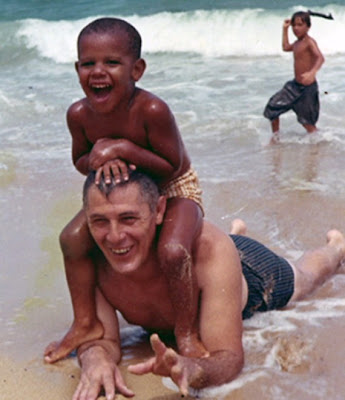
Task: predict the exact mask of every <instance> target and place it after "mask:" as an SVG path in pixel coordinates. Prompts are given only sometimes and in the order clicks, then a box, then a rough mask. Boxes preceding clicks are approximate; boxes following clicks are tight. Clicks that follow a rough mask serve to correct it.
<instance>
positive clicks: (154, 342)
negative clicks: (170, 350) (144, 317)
mask: <svg viewBox="0 0 345 400" xmlns="http://www.w3.org/2000/svg"><path fill="white" fill-rule="evenodd" d="M150 342H151V347H152V349H153V351H154V352H155V353H156V355H157V356H158V357H162V356H163V354H164V353H165V352H166V351H167V347H166V346H165V344H164V343H163V342H162V341H161V340H160V339H159V336H158V335H157V334H156V333H154V334H153V335H151V337H150Z"/></svg>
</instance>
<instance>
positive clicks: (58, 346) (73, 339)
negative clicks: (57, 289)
mask: <svg viewBox="0 0 345 400" xmlns="http://www.w3.org/2000/svg"><path fill="white" fill-rule="evenodd" d="M103 333H104V328H103V325H102V324H101V322H100V321H95V323H94V324H93V325H92V326H89V325H88V326H87V327H86V326H77V324H76V322H75V321H74V322H73V324H72V326H71V328H70V329H69V331H68V332H67V333H66V335H65V336H64V337H63V338H62V340H61V341H60V342H52V343H50V344H49V345H48V346H47V347H46V349H45V351H44V361H45V362H47V363H50V364H52V363H54V362H56V361H59V360H61V359H62V358H65V357H67V356H68V354H70V353H71V352H72V351H73V350H75V349H76V348H77V347H78V346H80V345H81V344H82V343H85V342H88V341H89V340H95V339H99V338H101V337H102V335H103Z"/></svg>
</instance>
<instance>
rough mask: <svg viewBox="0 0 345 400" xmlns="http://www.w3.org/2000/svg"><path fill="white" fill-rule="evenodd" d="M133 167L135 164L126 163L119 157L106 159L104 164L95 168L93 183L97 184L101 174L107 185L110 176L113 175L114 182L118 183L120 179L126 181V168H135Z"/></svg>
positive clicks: (127, 175) (127, 176)
mask: <svg viewBox="0 0 345 400" xmlns="http://www.w3.org/2000/svg"><path fill="white" fill-rule="evenodd" d="M135 168H136V167H135V165H133V164H129V165H127V163H125V162H124V161H122V160H120V159H116V160H110V161H107V162H106V163H105V164H103V165H102V166H101V167H100V168H98V169H97V171H96V177H95V184H96V185H98V184H99V182H100V180H101V177H102V174H103V176H104V181H105V183H106V184H108V185H109V184H110V183H111V179H112V177H114V180H115V182H116V183H120V182H121V181H128V179H129V173H128V169H131V170H135Z"/></svg>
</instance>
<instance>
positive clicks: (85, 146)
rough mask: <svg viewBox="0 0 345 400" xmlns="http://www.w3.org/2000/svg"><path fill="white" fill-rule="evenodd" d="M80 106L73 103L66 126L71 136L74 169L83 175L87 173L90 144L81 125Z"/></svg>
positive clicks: (68, 112)
mask: <svg viewBox="0 0 345 400" xmlns="http://www.w3.org/2000/svg"><path fill="white" fill-rule="evenodd" d="M82 108H83V107H82V105H81V103H80V102H77V103H74V104H72V105H71V106H70V108H69V109H68V111H67V125H68V129H69V131H70V134H71V136H72V160H73V164H74V165H75V167H76V169H77V170H78V171H79V172H80V173H82V174H83V175H87V174H88V173H89V154H90V151H91V149H92V143H91V142H89V141H88V140H87V138H86V136H85V133H84V129H83V125H82V123H81V120H82V117H81V114H82Z"/></svg>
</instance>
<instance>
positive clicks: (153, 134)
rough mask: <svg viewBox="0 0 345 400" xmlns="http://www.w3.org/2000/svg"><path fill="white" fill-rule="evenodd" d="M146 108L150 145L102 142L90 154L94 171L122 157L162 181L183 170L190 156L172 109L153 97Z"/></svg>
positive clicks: (122, 140) (106, 140)
mask: <svg viewBox="0 0 345 400" xmlns="http://www.w3.org/2000/svg"><path fill="white" fill-rule="evenodd" d="M142 108H143V109H142V112H143V124H144V129H145V131H146V134H147V140H148V144H147V146H145V148H143V147H141V146H138V145H136V144H135V143H133V142H131V141H129V140H126V139H116V140H114V139H100V140H98V141H97V143H96V144H95V146H94V148H93V149H92V152H91V155H90V165H91V166H92V168H93V169H98V168H99V167H100V166H102V165H103V164H104V163H105V162H107V161H109V160H111V159H117V158H120V159H122V160H124V161H126V162H127V163H130V164H134V165H136V166H138V167H140V168H142V169H144V170H145V171H146V172H148V173H149V174H153V175H154V176H155V177H157V178H159V179H169V178H170V177H171V176H172V175H174V174H176V173H177V172H178V171H179V170H180V168H181V167H182V163H183V161H184V158H185V157H186V153H185V149H184V146H183V143H182V139H181V136H180V133H179V130H178V128H177V125H176V122H175V118H174V116H173V114H172V112H171V111H170V109H169V107H168V106H167V105H166V104H165V103H164V102H163V101H162V100H160V99H158V98H156V97H152V98H150V100H149V101H147V102H146V103H145V104H144V105H143V107H142ZM188 161H189V160H188Z"/></svg>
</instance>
